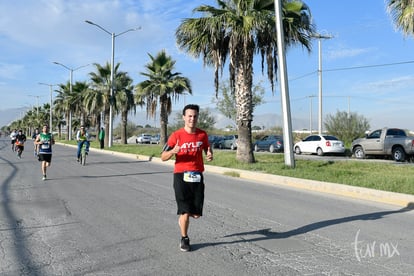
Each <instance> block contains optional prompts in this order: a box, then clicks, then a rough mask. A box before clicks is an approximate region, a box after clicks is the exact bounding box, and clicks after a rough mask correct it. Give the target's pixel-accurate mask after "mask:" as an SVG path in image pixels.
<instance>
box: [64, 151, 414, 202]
mask: <svg viewBox="0 0 414 276" xmlns="http://www.w3.org/2000/svg"><path fill="white" fill-rule="evenodd" d="M61 145H65V146H73V145H67V144H61ZM73 147H76V146H73ZM90 150H91V151H93V152H99V153H105V154H112V155H117V156H122V157H126V158H133V159H138V160H142V161H149V162H155V163H160V164H164V165H170V166H173V165H174V162H175V161H174V160H168V161H162V160H161V158H159V157H154V156H147V155H140V154H132V153H122V152H115V151H110V150H101V149H95V148H91V149H90ZM205 169H206V172H208V173H215V174H221V175H227V176H229V175H233V176H237V177H240V178H242V179H247V180H253V181H260V182H264V183H268V184H272V185H281V186H287V187H294V188H297V189H303V190H309V191H314V192H320V193H327V194H331V195H337V196H343V197H350V198H354V199H362V200H369V201H373V202H379V203H386V204H391V205H397V206H402V207H410V208H413V206H414V195H408V194H401V193H394V192H387V191H381V190H374V189H369V188H364V187H357V186H351V185H345V184H338V183H331V182H323V181H316V180H308V179H301V178H295V177H289V176H280V175H273V174H266V173H258V172H251V171H245V170H239V169H232V168H223V167H217V166H212V165H205Z"/></svg>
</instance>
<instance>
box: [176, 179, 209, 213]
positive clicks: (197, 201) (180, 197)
mask: <svg viewBox="0 0 414 276" xmlns="http://www.w3.org/2000/svg"><path fill="white" fill-rule="evenodd" d="M174 192H175V200H176V202H177V215H181V214H185V213H188V214H192V215H199V216H202V215H203V204H204V177H203V174H201V181H200V182H186V181H184V173H175V174H174Z"/></svg>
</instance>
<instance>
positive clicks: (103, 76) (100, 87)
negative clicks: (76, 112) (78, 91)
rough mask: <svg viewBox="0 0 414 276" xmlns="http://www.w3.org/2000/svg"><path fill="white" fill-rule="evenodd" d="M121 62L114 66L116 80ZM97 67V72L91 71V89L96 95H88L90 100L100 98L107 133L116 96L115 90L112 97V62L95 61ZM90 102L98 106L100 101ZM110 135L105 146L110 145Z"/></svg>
mask: <svg viewBox="0 0 414 276" xmlns="http://www.w3.org/2000/svg"><path fill="white" fill-rule="evenodd" d="M119 65H120V64H119V63H117V64H116V65H115V66H114V80H116V79H117V74H118V73H117V71H118V68H119ZM94 66H95V67H96V72H91V73H89V76H90V77H91V81H92V83H91V89H92V90H94V91H95V93H98V94H95V96H96V97H93V96H91V95H88V97H89V100H93V99H96V100H99V103H101V104H102V111H103V115H104V124H105V133H109V119H110V118H109V110H110V105H112V107H114V98H115V94H116V90H115V91H114V97H111V64H110V63H108V62H107V63H106V64H105V65H104V66H102V65H100V64H98V63H94ZM89 104H92V105H95V106H97V105H98V103H91V102H89ZM108 141H109V135H105V146H108Z"/></svg>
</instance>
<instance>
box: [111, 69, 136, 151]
mask: <svg viewBox="0 0 414 276" xmlns="http://www.w3.org/2000/svg"><path fill="white" fill-rule="evenodd" d="M115 86H116V91H117V93H116V96H115V110H116V112H117V113H119V114H121V144H127V124H128V113H129V112H133V113H136V104H135V100H134V93H133V89H134V87H133V85H132V79H131V78H130V77H129V76H128V73H126V72H120V73H119V74H118V77H117V79H116V83H115Z"/></svg>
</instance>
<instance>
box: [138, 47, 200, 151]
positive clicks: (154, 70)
mask: <svg viewBox="0 0 414 276" xmlns="http://www.w3.org/2000/svg"><path fill="white" fill-rule="evenodd" d="M148 56H149V57H150V60H151V61H150V62H148V63H147V64H146V65H145V68H146V72H141V73H140V74H141V75H143V76H145V77H147V80H145V81H143V82H141V83H139V84H137V86H136V90H135V91H136V101H137V102H138V103H143V102H145V103H146V108H147V116H149V117H155V115H156V112H157V107H158V104H159V105H160V128H161V131H160V132H161V133H160V134H161V135H160V136H161V137H160V141H161V143H166V142H167V126H168V115H170V114H171V110H172V101H173V100H175V101H177V100H178V99H179V97H180V95H182V94H184V93H185V92H186V91H187V92H188V93H189V94H192V90H191V84H190V80H189V79H188V78H186V77H182V76H181V73H179V72H175V73H174V72H173V70H174V66H175V60H173V59H172V58H171V56H168V55H167V54H166V52H165V50H162V51H161V52H159V53H158V54H157V55H156V56H155V57H153V56H152V55H150V54H148Z"/></svg>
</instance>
